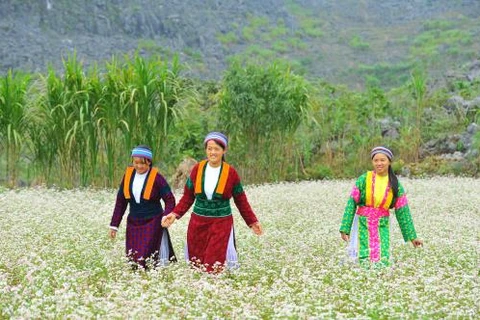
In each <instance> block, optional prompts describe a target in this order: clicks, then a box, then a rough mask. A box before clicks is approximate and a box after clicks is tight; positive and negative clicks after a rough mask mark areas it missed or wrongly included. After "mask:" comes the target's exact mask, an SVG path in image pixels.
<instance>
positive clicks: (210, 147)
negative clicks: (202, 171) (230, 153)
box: [205, 140, 226, 167]
mask: <svg viewBox="0 0 480 320" xmlns="http://www.w3.org/2000/svg"><path fill="white" fill-rule="evenodd" d="M225 152H226V151H225V149H223V147H222V146H221V145H220V144H218V143H217V142H216V141H215V140H209V141H207V144H206V146H205V153H206V154H207V159H208V163H210V165H211V166H212V167H218V166H219V165H221V164H222V157H223V155H224V154H225Z"/></svg>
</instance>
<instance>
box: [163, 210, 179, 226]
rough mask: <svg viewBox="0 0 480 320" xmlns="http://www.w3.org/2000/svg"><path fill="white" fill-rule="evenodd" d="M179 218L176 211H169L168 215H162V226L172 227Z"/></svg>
mask: <svg viewBox="0 0 480 320" xmlns="http://www.w3.org/2000/svg"><path fill="white" fill-rule="evenodd" d="M176 219H177V216H176V215H175V214H174V213H169V214H167V215H166V216H164V217H162V227H164V228H168V227H170V226H171V225H172V224H173V223H174V222H175V220H176Z"/></svg>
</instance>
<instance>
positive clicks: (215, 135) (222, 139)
mask: <svg viewBox="0 0 480 320" xmlns="http://www.w3.org/2000/svg"><path fill="white" fill-rule="evenodd" d="M210 140H214V141H216V142H217V143H219V144H221V145H222V146H223V148H227V146H228V138H227V136H226V135H224V134H223V133H221V132H217V131H213V132H210V133H209V134H207V136H206V137H205V140H203V144H204V145H206V144H207V142H208V141H210Z"/></svg>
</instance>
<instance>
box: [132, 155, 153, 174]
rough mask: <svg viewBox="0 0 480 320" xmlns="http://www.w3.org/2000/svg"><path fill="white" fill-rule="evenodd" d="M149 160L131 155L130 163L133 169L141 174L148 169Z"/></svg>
mask: <svg viewBox="0 0 480 320" xmlns="http://www.w3.org/2000/svg"><path fill="white" fill-rule="evenodd" d="M150 163H151V162H150V160H148V159H146V158H141V157H132V164H133V167H134V168H135V171H137V172H138V173H140V174H143V173H145V172H147V171H148V169H149V168H150Z"/></svg>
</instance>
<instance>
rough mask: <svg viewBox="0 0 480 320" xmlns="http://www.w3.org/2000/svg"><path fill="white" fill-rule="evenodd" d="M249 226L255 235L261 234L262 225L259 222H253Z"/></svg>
mask: <svg viewBox="0 0 480 320" xmlns="http://www.w3.org/2000/svg"><path fill="white" fill-rule="evenodd" d="M250 227H251V228H252V230H253V232H254V233H255V234H256V235H257V236H261V235H262V234H263V228H262V225H261V224H260V222H255V223H254V224H252V225H251V226H250Z"/></svg>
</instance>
